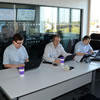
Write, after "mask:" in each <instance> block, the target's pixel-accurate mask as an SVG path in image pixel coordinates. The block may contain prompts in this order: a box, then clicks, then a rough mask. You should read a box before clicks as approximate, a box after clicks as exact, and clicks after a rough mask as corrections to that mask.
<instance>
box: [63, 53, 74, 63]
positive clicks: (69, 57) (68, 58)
mask: <svg viewBox="0 0 100 100" xmlns="http://www.w3.org/2000/svg"><path fill="white" fill-rule="evenodd" d="M75 56H76V54H71V55H68V56H66V58H65V59H64V62H66V61H69V60H72V59H73V58H74V57H75Z"/></svg>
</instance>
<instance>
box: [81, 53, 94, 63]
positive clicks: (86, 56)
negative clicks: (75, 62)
mask: <svg viewBox="0 0 100 100" xmlns="http://www.w3.org/2000/svg"><path fill="white" fill-rule="evenodd" d="M92 55H93V54H85V55H84V56H83V57H82V58H81V60H80V62H83V61H85V60H86V59H88V58H89V57H91V56H92Z"/></svg>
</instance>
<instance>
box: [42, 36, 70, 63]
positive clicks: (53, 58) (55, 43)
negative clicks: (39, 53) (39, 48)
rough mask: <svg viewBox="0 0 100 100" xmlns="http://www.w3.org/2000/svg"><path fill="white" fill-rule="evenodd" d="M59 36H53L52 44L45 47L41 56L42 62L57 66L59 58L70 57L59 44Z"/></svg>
mask: <svg viewBox="0 0 100 100" xmlns="http://www.w3.org/2000/svg"><path fill="white" fill-rule="evenodd" d="M60 40H61V39H60V36H59V35H54V36H53V39H52V42H50V43H48V44H47V45H46V47H45V50H44V54H43V60H44V61H48V62H51V63H55V64H59V63H60V59H59V58H58V57H59V56H61V55H62V56H63V57H66V56H67V55H70V54H69V53H67V52H65V50H64V48H63V46H62V45H61V43H60Z"/></svg>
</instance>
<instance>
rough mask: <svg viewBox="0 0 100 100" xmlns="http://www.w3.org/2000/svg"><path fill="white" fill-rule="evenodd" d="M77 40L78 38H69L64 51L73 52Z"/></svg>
mask: <svg viewBox="0 0 100 100" xmlns="http://www.w3.org/2000/svg"><path fill="white" fill-rule="evenodd" d="M78 41H79V40H78V39H69V41H68V45H67V50H66V52H68V53H72V54H73V53H74V48H75V45H76V43H77V42H78Z"/></svg>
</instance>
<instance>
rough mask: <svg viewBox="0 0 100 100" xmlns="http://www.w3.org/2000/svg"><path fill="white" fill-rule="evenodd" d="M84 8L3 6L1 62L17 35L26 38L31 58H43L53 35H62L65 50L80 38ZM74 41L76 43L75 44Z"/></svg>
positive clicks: (1, 6)
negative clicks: (46, 46) (71, 41)
mask: <svg viewBox="0 0 100 100" xmlns="http://www.w3.org/2000/svg"><path fill="white" fill-rule="evenodd" d="M81 15H82V9H76V8H64V7H54V6H46V5H45V6H43V5H42V6H41V5H29V4H15V3H0V59H1V60H0V61H1V62H0V63H1V64H2V57H3V52H4V49H5V48H6V47H7V46H8V45H9V44H11V42H12V37H13V35H14V34H15V33H19V34H22V35H23V36H24V39H25V40H24V45H25V47H26V48H27V50H28V53H29V56H30V58H31V59H32V57H33V56H34V55H35V56H36V57H42V54H43V51H44V47H45V45H46V44H47V43H48V42H50V41H51V38H52V35H54V34H59V35H60V36H61V43H62V45H63V46H64V48H65V50H66V49H67V46H68V42H69V40H77V39H78V40H79V39H80V36H81V26H82V25H81V21H82V16H81ZM74 42H75V41H74Z"/></svg>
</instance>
